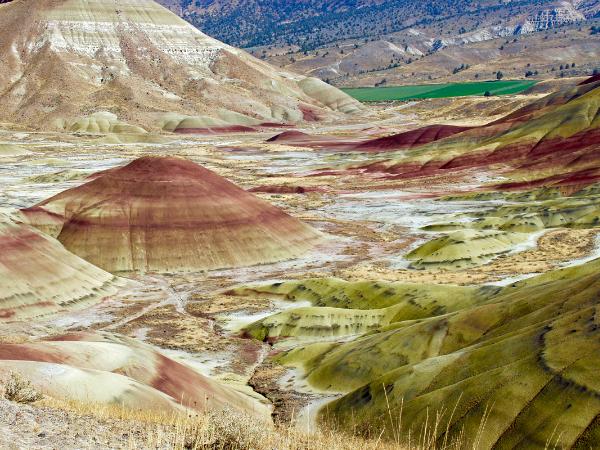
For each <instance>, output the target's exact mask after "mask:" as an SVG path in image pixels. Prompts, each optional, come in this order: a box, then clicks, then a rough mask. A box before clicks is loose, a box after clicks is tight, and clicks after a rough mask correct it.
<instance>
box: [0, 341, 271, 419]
mask: <svg viewBox="0 0 600 450" xmlns="http://www.w3.org/2000/svg"><path fill="white" fill-rule="evenodd" d="M7 372H16V373H19V374H20V375H21V376H23V377H24V378H27V379H29V380H30V381H31V382H32V383H33V384H34V385H35V386H36V387H37V388H38V389H40V390H41V391H42V392H44V393H45V394H46V395H49V396H51V397H54V398H56V399H59V400H70V401H79V402H82V401H83V402H92V403H98V404H114V405H118V406H122V407H124V408H130V409H142V410H151V411H158V412H163V413H173V412H185V411H186V408H191V409H193V410H196V411H206V410H207V409H218V408H223V407H231V408H234V409H237V410H240V411H244V412H246V413H248V414H253V415H254V416H256V417H261V418H268V417H269V414H270V408H269V407H268V406H267V405H265V404H263V403H262V402H261V401H260V400H259V399H257V398H253V397H251V396H248V395H246V394H244V393H241V392H239V391H237V390H235V389H234V388H232V387H230V386H226V385H224V384H221V383H219V382H217V381H214V380H212V379H210V378H208V377H206V376H204V375H202V374H200V373H199V372H197V371H196V370H195V369H193V368H191V367H189V366H187V365H185V364H182V363H180V362H177V361H175V360H173V359H171V358H169V357H167V356H165V355H163V354H161V353H159V352H157V351H156V350H154V349H153V348H152V347H150V346H148V345H147V344H142V343H140V342H137V341H135V340H134V339H131V338H127V337H124V336H119V335H114V334H108V333H70V334H66V335H62V336H55V337H52V338H49V339H45V340H40V341H32V342H27V343H22V344H0V374H3V373H7ZM49 375H51V376H49Z"/></svg>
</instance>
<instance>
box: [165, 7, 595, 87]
mask: <svg viewBox="0 0 600 450" xmlns="http://www.w3.org/2000/svg"><path fill="white" fill-rule="evenodd" d="M161 2H162V3H163V4H164V5H165V6H167V7H169V8H171V9H172V10H173V11H175V12H176V13H178V14H179V15H180V16H181V17H183V18H185V19H186V20H188V21H189V22H191V23H192V24H194V25H195V26H197V27H198V28H200V29H201V30H203V31H204V32H206V33H207V34H209V35H211V36H214V37H216V38H218V39H221V40H223V41H225V42H227V43H229V44H231V45H234V46H238V47H245V48H248V49H249V50H250V51H251V52H252V53H253V54H254V55H255V56H257V57H260V58H262V59H265V60H267V61H269V62H271V63H273V64H276V65H278V66H280V67H282V68H286V69H289V70H294V71H297V72H300V73H304V74H310V75H312V76H316V77H319V78H321V79H323V80H327V81H330V82H331V83H334V84H338V85H369V84H370V85H372V84H375V83H382V82H383V83H385V82H388V83H390V82H397V81H398V82H403V83H406V82H414V81H419V80H421V81H429V80H439V81H453V80H462V79H480V78H478V77H482V78H486V79H487V78H491V77H493V76H495V72H496V71H498V70H501V71H502V72H505V73H506V74H507V75H510V76H520V77H522V76H525V74H526V73H527V74H528V76H537V74H536V72H537V73H538V74H541V73H544V74H545V76H546V77H551V76H555V75H557V74H559V73H560V71H562V70H564V66H565V65H566V64H567V63H568V64H569V68H571V65H572V64H573V63H575V64H576V66H578V69H577V70H576V71H572V72H573V73H566V75H571V74H573V75H575V74H577V75H582V74H587V73H588V72H589V71H590V70H592V69H593V68H594V67H595V66H594V64H596V63H597V61H598V56H599V55H598V54H597V53H596V52H595V51H594V50H593V49H594V47H596V48H597V47H598V42H596V41H595V40H596V38H600V34H596V35H595V36H596V37H595V38H594V41H593V42H590V43H587V42H586V37H587V36H589V35H590V33H588V32H587V31H589V28H590V26H591V24H596V25H600V0H513V1H505V0H478V1H476V0H438V1H428V2H415V1H408V0H393V1H385V0H335V1H327V2H326V1H323V0H304V1H299V2H287V1H282V0H249V1H245V2H241V1H223V0H195V1H190V0H161ZM565 27H567V28H565ZM568 27H571V28H568ZM582 27H587V29H585V30H580V28H582ZM558 29H561V31H565V30H567V33H566V34H565V33H563V35H558V34H557V33H554V31H556V30H558ZM573 31H575V32H578V33H579V34H578V35H577V42H573V39H572V37H573V36H572V35H571V33H572V32H573ZM581 31H583V33H581ZM541 33H546V34H547V35H544V36H542V37H540V38H534V39H533V40H532V41H530V44H529V45H527V46H524V45H522V46H514V45H511V43H512V41H513V40H514V39H517V40H520V39H522V38H528V37H529V36H537V35H540V34H541ZM540 39H545V40H547V42H541V43H540V42H538V41H539V40H540ZM496 41H497V42H496ZM485 42H490V44H489V45H488V44H482V43H485ZM503 46H506V47H514V48H513V50H512V51H514V52H517V53H518V54H519V55H522V58H521V57H520V56H515V55H513V54H508V53H510V52H505V53H504V54H502V53H501V51H502V50H504V48H501V47H503ZM540 49H542V50H543V51H545V50H546V49H550V52H549V53H548V54H544V53H540V52H539V51H538V50H540ZM552 49H556V51H552ZM499 50H500V53H498V51H499ZM439 53H441V54H443V55H444V56H440V57H437V56H433V55H437V54H439ZM562 58H566V59H564V60H563V59H562ZM567 59H568V61H567ZM430 60H432V61H430ZM415 61H422V62H423V65H424V66H425V69H424V70H420V69H417V70H414V67H415V66H409V65H410V64H412V63H414V62H415ZM487 63H492V64H491V65H490V66H489V67H486V64H487ZM478 64H480V65H482V67H479V68H477V69H475V68H473V70H470V71H469V70H468V69H469V68H471V66H475V65H478ZM528 64H529V65H528ZM467 66H468V67H467ZM561 66H563V68H562V69H561ZM482 68H489V69H494V73H492V71H491V70H486V71H485V72H486V73H485V74H484V73H483V70H482ZM552 69H554V70H552ZM465 70H466V72H464V73H462V72H463V71H465ZM554 71H556V73H552V72H554ZM459 72H461V73H459ZM476 75H477V76H476ZM541 76H542V75H540V77H541Z"/></svg>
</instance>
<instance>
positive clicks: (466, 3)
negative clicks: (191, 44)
mask: <svg viewBox="0 0 600 450" xmlns="http://www.w3.org/2000/svg"><path fill="white" fill-rule="evenodd" d="M160 3H162V4H163V5H165V6H167V7H169V8H171V9H172V10H173V11H174V12H176V13H177V14H179V15H180V16H182V17H184V18H185V19H186V20H188V21H189V22H191V23H192V24H194V25H196V26H197V27H199V28H200V29H202V30H203V31H204V32H206V33H208V34H209V35H211V36H213V37H215V38H217V39H220V40H222V41H224V42H227V43H228V44H231V45H234V46H237V47H254V46H263V45H285V44H287V45H298V46H301V47H303V48H314V47H316V46H319V45H323V44H326V43H329V42H334V41H338V40H343V39H350V38H365V37H372V36H380V35H385V34H389V33H393V32H397V31H400V30H403V29H405V28H408V27H411V26H415V25H421V26H423V25H429V24H434V23H444V22H445V21H448V20H450V19H454V20H458V21H459V22H462V23H463V25H461V26H462V27H464V30H465V32H466V31H474V30H476V29H480V28H482V27H483V26H496V27H499V28H498V30H497V33H500V32H502V33H506V34H511V33H527V32H531V31H535V30H541V29H547V28H550V27H554V26H557V25H561V24H564V23H572V22H576V21H580V20H584V19H585V18H586V17H592V16H594V15H595V14H597V13H598V9H599V5H600V2H599V1H598V0H588V1H581V0H558V1H557V0H514V1H508V2H507V1H505V0H436V1H426V2H415V1H412V0H391V1H385V0H334V1H324V0H302V1H298V2H289V1H287V0H248V1H243V2H242V1H239V0H233V1H226V0H160ZM504 27H508V29H506V30H502V31H500V29H501V28H504ZM459 28H460V27H459ZM440 39H441V36H440ZM436 45H437V46H439V45H444V43H443V42H442V43H436V42H432V43H431V45H430V48H435V46H436Z"/></svg>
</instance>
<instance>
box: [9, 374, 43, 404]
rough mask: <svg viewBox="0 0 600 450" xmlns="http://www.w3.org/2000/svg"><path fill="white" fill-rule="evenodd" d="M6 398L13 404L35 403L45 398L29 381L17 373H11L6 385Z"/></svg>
mask: <svg viewBox="0 0 600 450" xmlns="http://www.w3.org/2000/svg"><path fill="white" fill-rule="evenodd" d="M4 397H5V398H6V399H8V400H10V401H11V402H17V403H33V402H37V401H38V400H41V399H42V397H43V396H42V394H41V393H40V392H38V391H37V390H36V389H35V388H34V387H33V386H32V384H31V382H30V381H29V380H26V379H24V378H22V377H21V376H20V375H18V374H16V373H11V374H10V376H9V378H8V380H7V381H6V382H5V384H4Z"/></svg>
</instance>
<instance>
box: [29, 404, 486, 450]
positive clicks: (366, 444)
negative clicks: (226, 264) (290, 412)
mask: <svg viewBox="0 0 600 450" xmlns="http://www.w3.org/2000/svg"><path fill="white" fill-rule="evenodd" d="M40 403H41V404H42V405H44V406H47V407H52V408H58V409H63V410H68V411H71V412H74V413H76V414H78V415H82V416H92V417H95V418H99V419H104V420H118V421H119V422H121V423H129V426H130V427H131V430H132V432H131V433H128V439H127V442H126V443H125V444H126V447H127V448H129V449H137V448H157V449H177V450H187V449H191V450H209V449H210V450H273V449H277V450H357V449H361V450H363V449H364V450H392V449H394V450H425V449H427V450H459V449H463V448H464V449H466V448H473V449H475V448H476V447H474V446H469V447H466V446H465V445H463V441H462V439H459V440H453V441H452V442H446V441H444V442H442V443H440V442H437V441H436V439H435V437H434V436H436V434H437V433H436V432H437V427H438V424H439V422H440V418H441V415H439V414H438V415H436V416H435V417H433V420H432V421H431V423H428V424H425V427H423V431H421V432H420V433H418V434H415V435H414V436H411V433H410V432H408V433H401V431H402V421H401V418H398V419H397V420H392V417H391V415H390V423H391V425H390V426H392V427H393V429H394V431H393V435H394V439H393V440H391V441H389V440H384V438H383V436H384V434H385V433H384V431H385V430H383V429H380V430H371V432H369V433H368V435H369V436H370V437H369V438H365V437H361V436H360V435H351V434H348V433H345V432H341V431H338V430H336V429H335V428H333V427H330V428H321V429H319V430H317V431H314V432H311V433H307V432H305V431H303V430H301V429H300V428H299V427H295V426H292V425H273V424H272V423H269V422H264V421H261V420H259V419H257V418H255V417H252V416H249V415H246V414H243V413H240V412H237V411H235V410H218V411H211V412H208V413H207V414H196V413H190V414H188V415H186V414H184V413H182V414H172V415H165V414H160V413H156V412H152V411H149V410H131V409H127V408H125V407H122V406H118V405H112V406H107V405H92V404H89V403H76V402H68V403H67V402H63V401H57V400H54V399H51V398H46V399H44V400H43V401H42V402H40ZM483 425H484V424H483ZM483 425H482V426H483ZM133 430H135V431H133ZM140 430H141V432H140ZM401 434H402V436H403V437H401Z"/></svg>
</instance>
